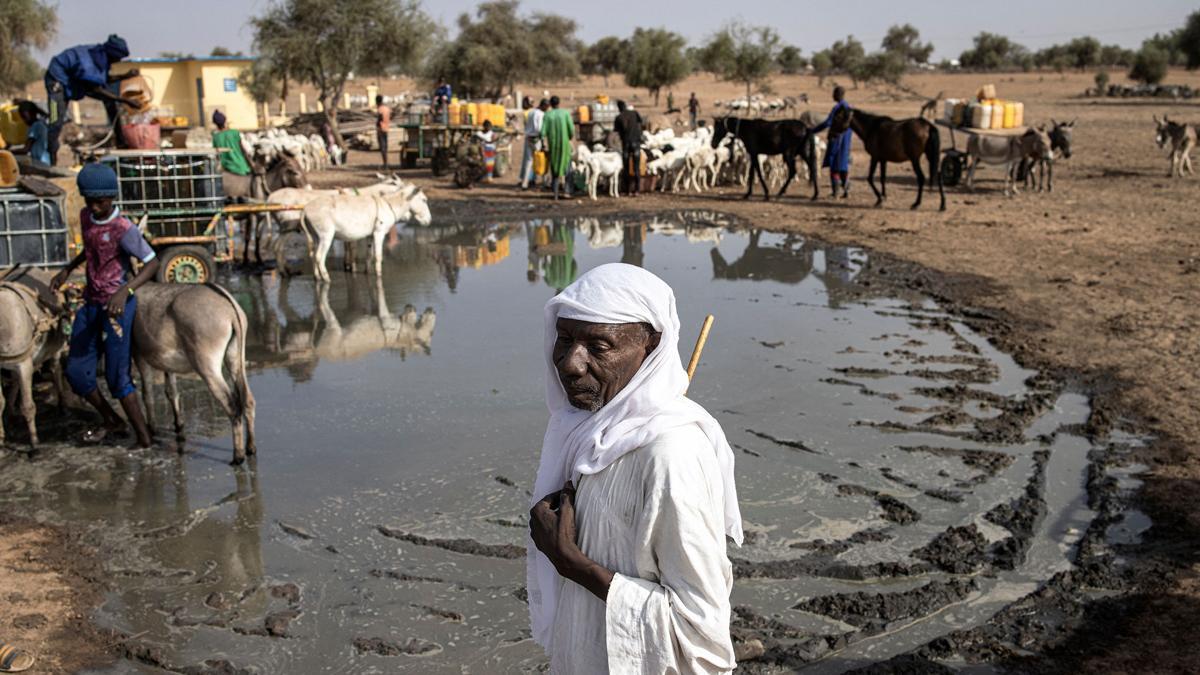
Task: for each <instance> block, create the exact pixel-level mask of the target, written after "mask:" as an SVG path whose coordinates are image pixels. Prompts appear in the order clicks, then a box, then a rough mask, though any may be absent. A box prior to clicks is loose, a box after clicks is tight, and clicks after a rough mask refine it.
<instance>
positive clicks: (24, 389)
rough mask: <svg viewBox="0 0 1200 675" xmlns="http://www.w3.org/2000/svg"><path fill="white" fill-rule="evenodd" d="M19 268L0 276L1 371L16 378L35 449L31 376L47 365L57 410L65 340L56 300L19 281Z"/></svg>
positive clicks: (1, 405)
mask: <svg viewBox="0 0 1200 675" xmlns="http://www.w3.org/2000/svg"><path fill="white" fill-rule="evenodd" d="M21 276H22V272H21V270H20V269H19V268H12V269H10V270H8V272H6V273H5V275H4V276H0V370H10V371H13V372H15V374H16V386H15V387H14V388H16V389H19V391H20V397H21V403H20V407H21V415H22V416H24V417H25V424H26V425H27V427H28V429H29V445H30V447H32V448H36V447H37V445H38V432H37V406H36V404H35V403H34V400H33V373H34V371H36V370H37V369H38V368H39V367H40V366H41V365H42V364H43V363H47V362H49V363H50V365H51V367H52V368H53V370H54V385H55V388H56V390H57V393H58V404H59V407H62V405H63V392H64V387H63V381H62V365H61V360H60V358H59V357H60V356H61V355H62V353H63V351H64V350H65V349H66V345H67V337H66V333H65V332H64V331H63V330H62V325H61V322H60V316H61V309H60V308H59V307H56V306H55V305H56V304H57V298H54V299H53V300H52V299H51V296H49V295H48V294H47V293H38V292H37V291H36V290H35V289H34V286H40V285H41V284H40V282H37V281H33V280H30V279H22V280H18V278H19V277H21ZM5 403H6V402H5V396H4V390H3V388H2V387H0V446H2V445H4V438H5V436H4V409H5Z"/></svg>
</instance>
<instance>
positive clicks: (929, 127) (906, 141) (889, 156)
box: [830, 109, 946, 211]
mask: <svg viewBox="0 0 1200 675" xmlns="http://www.w3.org/2000/svg"><path fill="white" fill-rule="evenodd" d="M830 128H831V130H832V131H833V132H834V133H840V132H843V131H845V130H846V129H847V128H849V129H853V130H854V133H855V134H857V135H858V137H859V138H860V139H862V142H863V145H864V146H866V148H867V154H868V155H870V156H871V168H870V170H869V171H868V172H867V183H868V184H869V185H870V186H871V190H872V191H873V192H874V193H875V206H882V205H883V201H884V200H885V199H887V163H888V162H905V161H907V162H912V167H913V172H914V173H916V174H917V201H915V202H913V205H912V208H914V209H915V208H917V207H918V206H920V205H921V197H922V196H923V195H924V193H925V174H924V173H922V172H921V155H922V154H923V155H925V157H926V159H928V160H929V177H930V179H931V180H933V181H934V182H935V183H937V187H938V194H939V195H940V196H941V198H942V203H941V206H940V207H939V210H941V211H945V210H946V191H945V190H944V189H943V188H942V172H941V171H940V170H939V168H938V162H939V159H940V158H941V154H942V149H941V138H940V136H939V134H938V130H937V127H935V126H934V125H933V123H932V122H930V121H929V120H926V119H922V118H920V117H911V118H909V119H904V120H895V119H892V118H891V117H885V116H884V115H872V114H871V113H867V112H863V111H861V110H851V109H843V110H840V111H838V113H837V115H836V116H834V118H833V124H832V125H831V127H830ZM876 166H878V167H879V182H880V185H881V187H882V188H883V190H882V191H880V190H879V189H878V188H876V187H875V167H876Z"/></svg>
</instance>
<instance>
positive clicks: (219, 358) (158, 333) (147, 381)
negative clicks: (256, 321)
mask: <svg viewBox="0 0 1200 675" xmlns="http://www.w3.org/2000/svg"><path fill="white" fill-rule="evenodd" d="M137 295H138V309H137V314H135V315H134V318H133V349H132V356H133V361H134V364H135V365H136V366H137V369H138V373H140V375H141V378H142V403H143V405H144V406H145V408H146V421H147V422H149V423H150V426H151V428H153V427H154V406H153V404H152V403H151V391H150V390H151V386H150V385H151V383H152V382H153V381H154V372H155V371H161V372H163V373H164V374H165V375H166V383H165V384H166V394H167V398H168V399H169V401H170V403H171V412H172V413H173V415H174V421H175V433H176V434H182V433H183V418H182V411H181V410H180V403H179V388H178V386H177V381H176V377H177V376H178V375H183V374H187V373H196V374H197V375H199V376H200V379H201V380H203V381H204V384H205V385H206V386H207V387H208V391H209V393H211V394H212V396H213V398H214V399H216V401H217V403H218V404H219V405H220V406H221V408H222V409H223V410H224V411H225V414H226V415H228V416H229V421H230V423H231V425H232V426H233V460H232V462H231V464H233V465H235V466H236V465H238V464H241V463H242V462H244V461H245V459H246V456H247V455H253V454H255V452H256V451H257V447H256V446H255V442H254V415H255V402H254V394H253V393H251V391H250V384H249V381H248V380H247V378H246V313H245V312H243V311H242V308H241V307H240V306H238V304H237V301H236V300H234V299H233V296H232V295H230V294H229V291H226V290H225V289H224V288H221V287H220V286H218V285H216V284H213V283H209V284H159V283H147V284H144V285H142V287H141V288H139V289H138V292H137ZM223 369H224V370H228V371H229V376H230V378H231V379H232V381H233V386H230V385H229V383H227V382H226V381H225V375H224V373H223Z"/></svg>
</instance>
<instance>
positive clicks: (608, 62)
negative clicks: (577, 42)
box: [580, 36, 626, 87]
mask: <svg viewBox="0 0 1200 675" xmlns="http://www.w3.org/2000/svg"><path fill="white" fill-rule="evenodd" d="M625 50H626V44H625V43H624V42H622V40H621V38H618V37H612V36H609V37H606V38H600V39H599V40H597V41H596V43H595V44H593V45H591V46H590V47H588V48H587V51H585V52H584V53H583V59H581V63H580V65H581V66H582V68H583V72H585V73H587V74H588V75H602V76H603V77H604V86H605V87H608V76H609V75H612V74H613V73H619V72H621V59H622V58H623V57H624V53H625Z"/></svg>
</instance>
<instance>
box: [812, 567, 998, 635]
mask: <svg viewBox="0 0 1200 675" xmlns="http://www.w3.org/2000/svg"><path fill="white" fill-rule="evenodd" d="M975 589H976V586H975V582H974V581H971V580H959V579H955V580H952V581H946V582H942V581H932V582H930V583H928V584H926V585H924V586H922V587H920V588H914V589H912V590H911V591H904V592H901V593H861V592H860V593H841V594H838V595H826V596H822V597H819V598H811V599H809V600H805V601H804V602H801V603H798V604H796V605H794V606H793V607H792V609H798V610H801V611H804V612H810V613H813V614H823V615H825V616H831V617H833V618H835V619H838V620H839V621H843V622H845V623H848V624H850V625H851V626H855V627H856V628H859V629H860V630H861V631H862V632H863V634H864V635H874V634H877V633H882V632H883V631H885V630H887V629H888V627H889V626H890V625H891V624H893V623H895V622H897V621H904V620H908V619H915V618H917V617H922V616H926V615H928V614H931V613H932V612H934V611H936V610H938V609H941V608H942V607H945V606H946V605H949V604H951V603H955V602H958V601H959V600H962V599H963V598H965V597H967V596H968V595H970V593H971V592H972V591H974V590H975Z"/></svg>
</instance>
